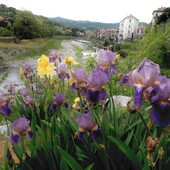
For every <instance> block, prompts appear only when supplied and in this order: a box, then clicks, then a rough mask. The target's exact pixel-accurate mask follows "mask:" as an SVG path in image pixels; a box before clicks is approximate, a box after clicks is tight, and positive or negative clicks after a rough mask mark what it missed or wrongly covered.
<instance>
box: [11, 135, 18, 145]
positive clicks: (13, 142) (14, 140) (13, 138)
mask: <svg viewBox="0 0 170 170" xmlns="http://www.w3.org/2000/svg"><path fill="white" fill-rule="evenodd" d="M9 141H10V142H11V143H12V144H16V145H17V144H18V143H19V141H20V136H19V135H18V134H13V133H11V134H10V136H9Z"/></svg>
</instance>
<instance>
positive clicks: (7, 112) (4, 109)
mask: <svg viewBox="0 0 170 170" xmlns="http://www.w3.org/2000/svg"><path fill="white" fill-rule="evenodd" d="M9 105H10V104H9V102H5V103H4V104H2V105H1V106H0V112H1V113H2V114H3V115H5V116H10V114H11V113H12V112H13V110H12V109H11V108H10V107H9Z"/></svg>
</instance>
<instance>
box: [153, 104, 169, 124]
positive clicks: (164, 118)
mask: <svg viewBox="0 0 170 170" xmlns="http://www.w3.org/2000/svg"><path fill="white" fill-rule="evenodd" d="M151 117H152V119H153V120H154V121H155V122H156V123H157V124H158V125H159V126H168V125H169V124H170V105H169V104H167V103H164V104H160V103H155V104H154V105H153V106H152V110H151Z"/></svg>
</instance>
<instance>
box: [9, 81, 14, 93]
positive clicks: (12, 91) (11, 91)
mask: <svg viewBox="0 0 170 170" xmlns="http://www.w3.org/2000/svg"><path fill="white" fill-rule="evenodd" d="M8 92H9V94H10V95H12V94H13V93H14V85H13V84H12V83H11V84H10V85H9V86H8Z"/></svg>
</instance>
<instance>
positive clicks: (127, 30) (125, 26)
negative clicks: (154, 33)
mask: <svg viewBox="0 0 170 170" xmlns="http://www.w3.org/2000/svg"><path fill="white" fill-rule="evenodd" d="M165 9H166V8H165V7H161V8H158V9H157V10H154V11H153V13H152V24H153V25H154V24H155V23H156V20H157V19H158V17H159V16H160V15H161V14H162V13H163V12H164V11H165ZM144 30H145V26H143V25H139V20H138V19H137V18H136V17H135V16H133V15H129V16H127V17H125V18H124V19H123V20H122V21H120V24H119V29H100V30H99V31H87V32H86V34H87V35H88V36H91V37H93V38H96V39H101V40H104V41H106V40H113V41H116V42H123V41H124V40H126V39H129V40H132V39H134V38H138V39H142V38H143V36H144Z"/></svg>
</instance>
